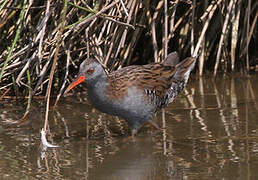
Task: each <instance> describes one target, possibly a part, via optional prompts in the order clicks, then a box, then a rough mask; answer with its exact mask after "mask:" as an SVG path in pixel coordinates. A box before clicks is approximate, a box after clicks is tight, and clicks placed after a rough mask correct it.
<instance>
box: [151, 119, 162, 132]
mask: <svg viewBox="0 0 258 180" xmlns="http://www.w3.org/2000/svg"><path fill="white" fill-rule="evenodd" d="M149 123H150V124H151V125H152V126H153V127H154V128H155V129H159V130H160V127H159V125H158V124H157V123H156V122H155V121H153V120H152V121H149Z"/></svg>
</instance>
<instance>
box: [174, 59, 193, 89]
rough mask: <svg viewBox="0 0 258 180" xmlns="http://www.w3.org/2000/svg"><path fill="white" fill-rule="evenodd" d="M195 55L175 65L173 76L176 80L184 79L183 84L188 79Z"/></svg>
mask: <svg viewBox="0 0 258 180" xmlns="http://www.w3.org/2000/svg"><path fill="white" fill-rule="evenodd" d="M196 59H197V58H196V57H188V58H186V59H185V60H183V61H182V62H180V63H179V64H177V65H176V69H177V70H176V73H175V75H174V78H175V79H176V80H178V81H182V80H184V82H185V84H186V83H187V81H188V78H189V75H190V73H191V71H192V70H193V68H194V66H195V63H196Z"/></svg>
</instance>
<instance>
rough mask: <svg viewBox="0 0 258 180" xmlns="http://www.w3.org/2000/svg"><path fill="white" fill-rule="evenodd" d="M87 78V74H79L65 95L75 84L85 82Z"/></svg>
mask: <svg viewBox="0 0 258 180" xmlns="http://www.w3.org/2000/svg"><path fill="white" fill-rule="evenodd" d="M85 80H86V76H78V77H77V78H76V79H75V80H74V81H73V82H72V83H71V84H70V85H69V86H68V87H67V88H66V90H65V92H64V95H66V94H67V93H68V92H69V91H70V90H71V89H73V88H74V87H75V86H77V85H79V84H81V83H83V82H84V81H85Z"/></svg>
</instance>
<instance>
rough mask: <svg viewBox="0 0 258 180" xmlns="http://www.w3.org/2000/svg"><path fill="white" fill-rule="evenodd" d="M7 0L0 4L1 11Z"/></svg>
mask: <svg viewBox="0 0 258 180" xmlns="http://www.w3.org/2000/svg"><path fill="white" fill-rule="evenodd" d="M7 1H8V0H5V1H4V3H3V4H2V5H1V6H0V12H1V11H2V9H3V8H4V6H5V4H6V3H7Z"/></svg>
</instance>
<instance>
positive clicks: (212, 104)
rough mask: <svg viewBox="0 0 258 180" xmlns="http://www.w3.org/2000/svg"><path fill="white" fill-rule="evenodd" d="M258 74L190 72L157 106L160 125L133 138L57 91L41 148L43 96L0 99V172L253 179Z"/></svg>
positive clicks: (6, 175) (115, 179)
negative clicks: (167, 101) (28, 100)
mask: <svg viewBox="0 0 258 180" xmlns="http://www.w3.org/2000/svg"><path fill="white" fill-rule="evenodd" d="M257 92H258V75H251V76H250V77H243V76H233V77H227V76H225V77H224V76H220V77H217V78H216V79H212V78H202V79H191V80H190V82H189V84H188V85H187V88H186V89H185V91H184V93H182V94H181V95H180V96H178V97H177V99H176V100H175V101H174V103H172V104H171V105H169V107H168V108H166V112H165V121H163V120H162V115H161V112H160V113H158V114H157V117H156V119H157V122H158V124H159V125H160V126H161V127H162V126H163V127H165V128H164V129H163V130H161V131H159V130H155V129H153V127H151V126H150V125H148V124H147V125H145V126H144V127H143V128H142V129H141V130H140V132H139V134H138V135H137V137H136V138H135V140H131V139H129V138H128V136H129V134H130V132H129V130H128V127H127V125H126V124H125V122H124V121H123V120H119V119H118V118H116V117H113V116H109V115H105V114H102V113H100V112H98V111H96V110H95V109H93V108H92V106H90V105H89V104H88V103H87V101H85V99H86V97H85V96H84V95H81V96H73V97H66V98H62V100H61V101H60V102H59V104H58V107H57V108H56V110H52V111H51V113H50V118H49V121H50V131H51V134H50V135H49V136H48V139H49V141H50V142H52V143H53V144H58V145H59V146H60V148H55V149H50V148H48V149H47V151H45V152H42V151H41V149H40V129H41V128H42V127H43V124H44V111H45V107H44V102H42V101H40V100H38V101H37V100H34V102H33V107H32V111H31V113H30V114H29V116H28V118H27V120H25V121H23V122H19V123H18V121H19V119H20V118H21V117H22V116H23V113H24V111H25V108H26V104H24V103H23V102H13V103H11V102H8V101H2V102H0V177H1V178H0V179H12V180H13V179H112V180H121V179H122V180H123V179H133V180H137V179H139V180H142V179H155V180H161V179H187V180H195V179H196V180H197V179H198V180H199V179H234V180H235V179H244V180H245V179H250V180H251V179H258V173H257V170H258V94H257Z"/></svg>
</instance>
